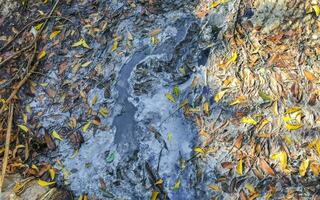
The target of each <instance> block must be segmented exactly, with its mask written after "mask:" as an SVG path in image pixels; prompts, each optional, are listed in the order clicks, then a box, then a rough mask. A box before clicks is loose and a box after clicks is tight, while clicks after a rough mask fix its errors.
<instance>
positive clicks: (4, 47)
mask: <svg viewBox="0 0 320 200" xmlns="http://www.w3.org/2000/svg"><path fill="white" fill-rule="evenodd" d="M50 18H61V19H65V20H67V21H69V22H71V23H73V22H72V21H71V20H70V19H68V18H66V17H62V16H50V17H42V18H40V19H36V20H33V21H32V22H30V23H29V24H27V25H25V26H24V27H23V28H22V29H21V30H20V31H19V33H17V34H16V35H15V36H14V37H13V38H12V39H11V40H10V41H9V42H7V43H6V44H5V45H4V46H3V47H1V48H0V52H1V51H3V50H4V49H6V48H7V47H8V46H9V45H10V44H11V43H12V42H13V41H14V40H16V39H17V37H18V36H19V35H21V34H22V33H23V32H24V31H25V30H26V29H27V28H29V27H30V26H32V25H33V24H35V23H37V22H41V21H42V20H45V19H50Z"/></svg>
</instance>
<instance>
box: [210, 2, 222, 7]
mask: <svg viewBox="0 0 320 200" xmlns="http://www.w3.org/2000/svg"><path fill="white" fill-rule="evenodd" d="M219 5H220V2H219V1H215V2H213V3H212V4H211V8H216V7H218V6H219Z"/></svg>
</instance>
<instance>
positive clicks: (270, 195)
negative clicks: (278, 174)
mask: <svg viewBox="0 0 320 200" xmlns="http://www.w3.org/2000/svg"><path fill="white" fill-rule="evenodd" d="M271 197H272V194H271V193H269V192H268V193H267V195H266V200H269V199H270V198H271Z"/></svg>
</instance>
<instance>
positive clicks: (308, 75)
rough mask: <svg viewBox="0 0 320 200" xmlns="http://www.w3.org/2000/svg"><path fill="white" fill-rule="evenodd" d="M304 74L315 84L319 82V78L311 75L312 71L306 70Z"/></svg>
mask: <svg viewBox="0 0 320 200" xmlns="http://www.w3.org/2000/svg"><path fill="white" fill-rule="evenodd" d="M303 73H304V76H305V77H306V78H307V79H308V80H309V81H311V82H314V81H316V80H317V78H316V77H315V76H314V75H313V73H311V72H310V71H308V70H304V71H303Z"/></svg>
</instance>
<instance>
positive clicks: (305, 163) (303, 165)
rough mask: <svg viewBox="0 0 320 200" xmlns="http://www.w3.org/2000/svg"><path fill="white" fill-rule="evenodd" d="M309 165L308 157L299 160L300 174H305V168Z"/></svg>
mask: <svg viewBox="0 0 320 200" xmlns="http://www.w3.org/2000/svg"><path fill="white" fill-rule="evenodd" d="M308 167H309V159H306V160H304V161H302V162H301V164H300V167H299V174H300V176H305V175H306V172H307V169H308Z"/></svg>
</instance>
